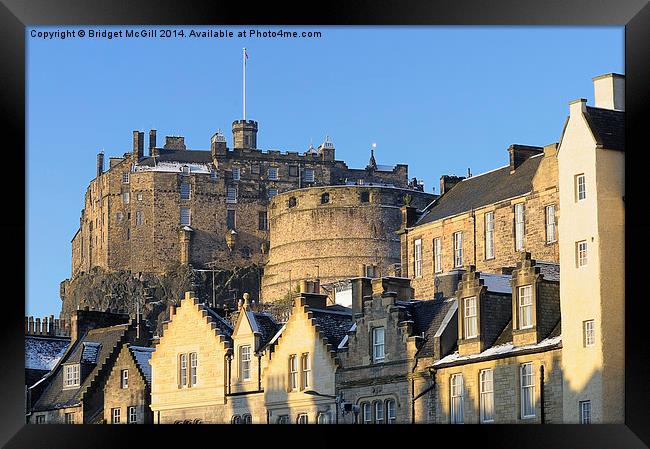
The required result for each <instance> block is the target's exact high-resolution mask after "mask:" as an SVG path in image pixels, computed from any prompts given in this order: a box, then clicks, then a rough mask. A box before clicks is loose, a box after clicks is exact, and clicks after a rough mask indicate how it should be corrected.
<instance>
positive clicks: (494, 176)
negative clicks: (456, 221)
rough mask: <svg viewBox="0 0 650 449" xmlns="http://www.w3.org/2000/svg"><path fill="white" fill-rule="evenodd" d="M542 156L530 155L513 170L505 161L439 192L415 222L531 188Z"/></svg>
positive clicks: (521, 192) (512, 195) (515, 194)
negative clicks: (504, 163) (447, 189)
mask: <svg viewBox="0 0 650 449" xmlns="http://www.w3.org/2000/svg"><path fill="white" fill-rule="evenodd" d="M542 158H543V154H539V155H535V156H532V157H529V158H528V159H526V160H525V161H524V162H522V163H521V165H519V167H517V169H516V170H515V171H514V172H513V173H510V165H506V166H505V167H501V168H498V169H496V170H492V171H489V172H487V173H483V174H481V175H475V176H472V177H471V178H467V179H464V180H462V181H460V182H459V183H458V184H456V185H455V186H453V187H452V188H451V189H450V190H449V191H447V192H445V194H444V195H442V196H440V197H439V198H438V199H437V200H436V201H435V202H434V203H433V204H432V205H431V206H430V207H429V210H428V211H427V212H425V213H424V215H422V217H420V219H419V220H418V221H417V223H416V224H415V225H416V226H418V225H422V224H425V223H431V222H433V221H436V220H439V219H441V218H445V217H451V216H454V215H458V214H460V213H463V212H467V211H469V210H471V209H476V208H478V207H482V206H486V205H488V204H493V203H498V202H500V201H503V200H506V199H509V198H514V197H517V196H521V195H524V194H526V193H528V192H530V191H531V190H532V188H533V185H532V183H533V177H534V176H535V173H537V168H538V167H539V164H540V162H541V161H542Z"/></svg>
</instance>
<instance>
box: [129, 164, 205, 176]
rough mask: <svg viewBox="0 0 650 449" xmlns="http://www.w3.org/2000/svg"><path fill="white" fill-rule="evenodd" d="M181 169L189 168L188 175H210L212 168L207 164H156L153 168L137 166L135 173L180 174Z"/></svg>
mask: <svg viewBox="0 0 650 449" xmlns="http://www.w3.org/2000/svg"><path fill="white" fill-rule="evenodd" d="M183 167H189V169H190V173H203V174H210V172H211V170H212V168H211V167H210V165H209V164H197V163H182V162H167V161H166V162H157V163H156V165H155V166H150V165H137V166H136V167H135V171H157V172H167V173H180V172H182V171H183Z"/></svg>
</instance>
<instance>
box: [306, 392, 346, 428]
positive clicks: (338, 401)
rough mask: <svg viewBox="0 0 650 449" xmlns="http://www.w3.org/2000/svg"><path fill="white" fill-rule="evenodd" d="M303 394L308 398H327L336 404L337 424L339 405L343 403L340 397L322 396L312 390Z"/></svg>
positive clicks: (337, 420)
mask: <svg viewBox="0 0 650 449" xmlns="http://www.w3.org/2000/svg"><path fill="white" fill-rule="evenodd" d="M303 393H305V394H308V395H310V396H320V397H322V398H328V399H334V402H335V403H336V421H335V422H336V424H338V423H339V404H341V403H342V402H343V400H342V399H341V397H340V396H339V395H337V396H332V395H330V394H322V393H319V392H317V391H314V390H305V391H303Z"/></svg>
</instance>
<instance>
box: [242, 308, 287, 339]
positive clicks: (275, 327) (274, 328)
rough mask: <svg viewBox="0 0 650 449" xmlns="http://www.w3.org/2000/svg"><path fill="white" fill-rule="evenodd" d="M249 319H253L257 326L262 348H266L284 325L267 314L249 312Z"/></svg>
mask: <svg viewBox="0 0 650 449" xmlns="http://www.w3.org/2000/svg"><path fill="white" fill-rule="evenodd" d="M248 313H249V315H248V316H249V318H250V317H252V318H253V319H254V320H255V323H256V324H257V331H258V332H259V333H260V346H259V347H260V348H263V347H264V346H266V344H267V343H269V342H270V341H271V339H272V338H273V337H274V336H275V334H277V332H278V331H279V330H280V328H281V327H282V324H280V323H278V322H276V321H275V320H274V319H273V317H272V316H271V315H270V314H268V313H265V312H248Z"/></svg>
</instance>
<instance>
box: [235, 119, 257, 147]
mask: <svg viewBox="0 0 650 449" xmlns="http://www.w3.org/2000/svg"><path fill="white" fill-rule="evenodd" d="M232 140H233V147H234V148H257V122H256V121H255V120H235V121H234V122H232Z"/></svg>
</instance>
